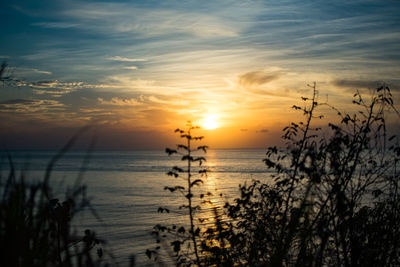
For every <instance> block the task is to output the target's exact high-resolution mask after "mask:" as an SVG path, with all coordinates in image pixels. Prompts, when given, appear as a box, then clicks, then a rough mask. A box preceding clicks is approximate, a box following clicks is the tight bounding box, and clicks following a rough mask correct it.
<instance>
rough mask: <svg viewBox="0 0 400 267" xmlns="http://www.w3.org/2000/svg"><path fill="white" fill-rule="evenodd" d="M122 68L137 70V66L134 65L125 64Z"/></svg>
mask: <svg viewBox="0 0 400 267" xmlns="http://www.w3.org/2000/svg"><path fill="white" fill-rule="evenodd" d="M124 69H125V70H137V69H138V67H136V66H127V67H124Z"/></svg>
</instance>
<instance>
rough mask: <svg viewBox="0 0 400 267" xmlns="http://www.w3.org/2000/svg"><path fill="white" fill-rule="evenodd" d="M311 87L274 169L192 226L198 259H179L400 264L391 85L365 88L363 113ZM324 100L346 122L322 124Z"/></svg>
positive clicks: (397, 150)
mask: <svg viewBox="0 0 400 267" xmlns="http://www.w3.org/2000/svg"><path fill="white" fill-rule="evenodd" d="M311 87H312V89H313V95H312V97H311V98H306V97H303V98H302V100H303V101H304V103H305V104H304V107H299V106H293V108H294V109H296V110H299V111H301V112H302V113H303V114H304V116H305V120H304V121H302V122H299V123H295V122H292V123H291V124H290V125H289V126H288V127H285V128H284V129H283V135H282V138H283V140H284V141H285V144H286V145H285V147H283V148H278V147H276V146H273V147H269V148H268V149H267V153H266V158H265V159H264V162H265V164H266V167H267V168H268V169H271V170H273V174H272V175H271V179H270V180H268V181H253V182H252V183H251V184H249V185H246V184H245V185H240V186H239V189H240V196H239V197H238V198H236V199H235V200H234V201H233V202H231V203H226V205H225V207H224V212H223V213H221V212H220V211H219V209H218V208H217V207H214V208H213V211H214V224H213V225H211V226H209V227H208V228H207V227H206V228H204V227H203V228H198V229H196V230H197V231H196V230H195V233H196V234H195V235H192V236H193V237H194V238H192V242H193V243H196V242H197V243H200V246H197V245H196V246H194V247H190V249H191V250H192V251H191V253H192V254H190V253H189V255H193V254H194V255H196V259H195V260H192V261H186V262H180V261H178V262H177V265H181V264H182V263H185V264H195V265H198V266H200V265H204V266H234V265H236V266H397V265H399V264H400V257H399V256H400V255H399V253H400V246H399V241H398V240H400V239H399V238H400V224H399V223H398V222H399V219H400V205H399V192H398V183H399V178H400V177H399V173H398V164H399V162H400V146H399V140H398V136H397V135H394V136H388V130H387V127H388V125H387V123H386V114H387V113H388V112H389V111H390V112H392V113H397V114H399V113H398V111H397V110H396V109H395V106H394V104H393V99H392V95H391V92H390V89H389V87H388V86H386V85H382V86H380V87H378V88H377V89H376V90H375V92H374V94H373V95H372V96H371V99H370V100H369V101H367V100H366V99H365V98H364V97H363V96H362V95H361V94H360V93H359V92H357V93H356V94H355V95H354V100H353V104H354V105H355V106H356V107H358V112H357V113H354V114H349V113H345V112H341V111H339V110H338V109H336V108H335V107H332V106H330V105H328V104H327V103H318V101H317V98H318V97H317V96H318V92H317V90H316V84H315V83H314V85H312V86H311ZM320 106H325V107H328V108H331V109H332V110H333V111H334V112H336V114H337V116H338V120H337V122H335V121H332V120H331V122H329V123H328V125H327V126H326V127H320V126H314V121H315V120H320V119H322V118H323V116H322V115H319V114H318V108H319V107H320ZM393 111H394V112H393ZM321 122H322V120H321ZM321 122H320V123H318V124H317V125H321ZM178 131H179V130H178ZM181 133H182V134H183V132H181ZM189 135H190V133H189ZM185 136H186V135H183V137H185ZM178 147H180V146H178ZM186 148H187V147H186ZM186 148H185V149H186ZM167 152H168V153H176V151H175V150H167ZM185 159H187V157H186V158H185ZM191 159H192V160H191V162H192V161H193V158H191ZM189 167H190V165H189ZM189 169H190V168H189ZM181 171H182V170H178V169H175V170H174V171H172V172H171V173H170V175H173V176H175V175H176V176H179V173H178V172H181ZM189 172H190V170H189ZM189 177H190V175H189ZM188 188H190V186H189V187H188ZM175 190H178V191H179V190H184V189H183V188H173V189H172V190H171V191H175ZM186 190H187V189H186ZM186 193H187V192H186ZM186 196H187V195H186ZM191 198H192V196H190V197H189V198H188V199H191ZM222 217H225V218H224V219H222ZM191 222H192V219H191ZM175 229H179V228H175ZM192 229H193V228H192ZM159 230H160V229H159ZM162 232H173V231H171V230H170V229H169V228H163V229H162ZM197 240H199V242H198V241H197ZM173 244H174V243H173ZM180 244H182V243H180ZM194 248H196V249H197V250H198V251H196V250H195V249H194ZM176 251H177V253H178V252H179V251H180V250H179V249H178V250H176ZM150 254H151V253H150Z"/></svg>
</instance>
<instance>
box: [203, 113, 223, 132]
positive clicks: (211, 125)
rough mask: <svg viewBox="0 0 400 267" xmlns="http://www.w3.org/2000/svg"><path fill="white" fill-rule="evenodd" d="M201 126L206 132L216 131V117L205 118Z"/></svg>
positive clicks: (208, 116)
mask: <svg viewBox="0 0 400 267" xmlns="http://www.w3.org/2000/svg"><path fill="white" fill-rule="evenodd" d="M202 126H203V128H204V129H206V130H214V129H217V128H218V126H219V124H218V119H217V116H216V115H207V116H205V117H204V119H203V122H202Z"/></svg>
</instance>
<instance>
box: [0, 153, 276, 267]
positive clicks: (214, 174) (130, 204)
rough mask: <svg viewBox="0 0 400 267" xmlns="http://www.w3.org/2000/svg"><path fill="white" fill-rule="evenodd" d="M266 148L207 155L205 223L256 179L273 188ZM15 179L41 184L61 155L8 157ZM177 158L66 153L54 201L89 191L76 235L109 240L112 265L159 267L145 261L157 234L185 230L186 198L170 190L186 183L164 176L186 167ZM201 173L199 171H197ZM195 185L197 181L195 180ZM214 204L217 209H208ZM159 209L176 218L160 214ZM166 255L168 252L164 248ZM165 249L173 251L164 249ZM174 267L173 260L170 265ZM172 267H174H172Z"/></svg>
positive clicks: (55, 178) (4, 170)
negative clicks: (164, 228) (160, 229)
mask: <svg viewBox="0 0 400 267" xmlns="http://www.w3.org/2000/svg"><path fill="white" fill-rule="evenodd" d="M265 152H266V150H265V149H210V150H208V151H207V153H206V154H201V155H200V154H199V155H198V156H204V157H205V158H206V162H204V163H203V166H201V167H202V168H203V167H204V168H206V169H207V170H208V174H207V176H206V177H200V176H199V177H197V178H199V179H202V180H203V183H202V184H200V186H198V187H197V188H196V191H195V193H196V194H197V195H198V194H201V193H204V194H206V193H208V192H209V193H210V194H209V196H208V200H210V203H211V204H208V205H209V206H207V204H202V205H201V206H202V211H200V214H199V215H198V216H199V217H201V216H202V217H203V218H204V217H207V216H208V217H212V214H211V213H210V210H211V209H212V207H218V208H219V209H220V210H221V212H223V206H224V204H225V203H226V202H232V201H234V199H235V198H237V197H239V196H240V194H239V193H240V192H239V185H243V184H246V183H247V184H249V183H251V182H252V180H262V181H264V182H266V183H268V181H269V179H271V178H270V172H269V171H268V169H267V167H266V166H265V164H264V163H263V161H262V160H263V159H264V158H265ZM8 153H9V154H10V156H11V157H10V158H11V159H12V162H13V165H14V166H15V170H16V173H17V177H18V176H20V175H21V174H22V175H23V176H24V177H25V179H28V180H31V181H32V182H34V181H37V180H40V179H43V177H44V174H45V171H46V168H47V166H48V164H49V162H50V161H51V159H52V158H53V157H54V156H55V155H56V153H57V151H36V150H29V151H28V150H27V151H23V150H18V151H9V152H8ZM0 164H1V165H0V166H1V178H2V179H3V180H4V178H5V177H7V175H8V172H9V166H10V165H9V160H8V157H7V154H6V153H5V152H3V153H2V154H1V161H0ZM185 164H186V163H185V161H182V160H181V157H180V156H179V155H173V156H168V155H167V154H166V153H165V151H164V150H140V151H139V150H138V151H92V152H90V153H89V154H88V152H87V151H75V150H73V151H68V152H66V153H65V154H64V155H63V156H62V157H61V158H59V159H58V160H57V161H56V162H55V164H54V166H53V169H52V171H51V176H50V184H51V187H52V196H53V197H54V198H58V199H60V200H63V199H65V191H66V190H67V189H68V188H72V187H73V185H74V184H75V183H76V182H78V183H79V184H80V185H85V186H86V190H87V192H86V195H87V198H88V199H89V201H90V205H91V207H92V208H93V209H89V208H87V209H85V210H83V211H81V212H79V213H78V214H77V215H76V216H75V217H74V219H73V225H74V227H75V228H74V229H75V231H77V232H82V234H83V231H84V230H85V229H90V230H91V231H94V232H95V233H96V235H97V236H98V237H99V238H100V239H101V240H104V241H105V244H104V251H105V253H107V255H108V256H109V258H110V259H111V260H110V262H111V263H112V265H113V266H114V265H115V266H129V263H130V260H131V259H132V258H134V260H135V263H136V266H158V265H159V263H157V262H154V260H152V259H149V258H148V257H147V256H146V250H147V249H154V248H155V247H156V246H157V245H159V244H157V243H156V238H155V237H154V234H152V231H153V227H154V226H155V225H157V224H162V225H172V224H176V225H187V224H188V216H187V213H185V209H180V208H179V207H180V206H181V205H182V204H186V201H187V200H186V199H185V198H184V197H183V196H182V195H181V194H179V193H177V192H172V193H171V192H170V191H168V190H165V189H164V188H165V187H166V186H170V187H172V186H176V185H182V186H184V185H186V181H185V179H184V177H178V178H175V177H173V176H168V175H167V174H166V173H167V172H168V171H169V170H171V168H172V167H173V166H179V167H181V168H185V167H186V165H185ZM198 170H199V167H193V171H195V172H196V171H198ZM193 179H195V178H193ZM210 205H211V206H210ZM159 207H163V208H168V209H169V210H170V213H159V212H158V209H159ZM162 249H163V248H162ZM164 249H168V248H165V247H164ZM167 261H168V260H167ZM166 265H169V264H166Z"/></svg>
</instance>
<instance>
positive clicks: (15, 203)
mask: <svg viewBox="0 0 400 267" xmlns="http://www.w3.org/2000/svg"><path fill="white" fill-rule="evenodd" d="M83 130H84V129H83ZM80 133H81V132H79V133H78V134H77V135H75V136H73V137H72V138H71V139H70V141H69V142H68V143H67V144H66V145H65V146H64V147H63V148H62V149H61V150H60V151H59V152H58V153H57V154H56V155H55V156H54V157H53V158H52V159H51V161H50V162H49V164H48V166H47V170H46V173H45V177H44V179H43V180H42V181H38V182H36V183H35V182H32V181H29V182H26V178H27V177H25V174H24V172H21V176H20V177H19V178H18V177H17V176H16V172H15V168H14V164H13V162H12V158H11V156H10V155H8V159H9V167H10V172H9V175H8V178H7V180H6V182H5V183H2V184H1V188H2V194H1V198H2V199H1V202H0V265H1V266H99V265H100V263H101V261H102V259H103V258H104V256H103V254H104V252H103V248H102V245H101V244H102V243H103V241H101V240H100V239H98V238H97V237H96V234H95V233H94V232H93V231H90V230H88V229H87V230H85V232H84V235H81V236H79V235H77V234H76V233H75V232H74V231H73V230H72V228H73V227H72V225H71V222H72V220H73V218H74V216H75V215H76V214H77V213H78V212H80V211H82V210H83V209H86V208H88V209H92V208H91V205H90V202H89V200H88V198H87V197H86V187H85V186H84V185H81V184H80V179H81V174H82V173H80V174H79V176H78V179H77V182H76V183H75V185H74V187H73V188H71V189H70V190H67V192H66V195H65V201H62V202H61V201H60V200H59V199H56V198H53V197H52V190H51V187H50V186H49V180H50V177H51V172H52V169H53V166H54V164H56V162H57V161H58V159H60V158H61V157H62V156H63V154H64V153H66V152H67V150H68V149H69V148H70V147H71V146H72V144H73V143H74V142H75V140H76V138H77V137H78V135H79V134H80ZM88 155H89V154H88ZM86 162H87V160H85V161H84V163H83V166H82V170H83V169H84V168H85V166H84V164H86ZM2 182H3V181H2ZM95 248H96V249H97V251H96V252H97V256H95V255H94V253H93V249H95Z"/></svg>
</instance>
